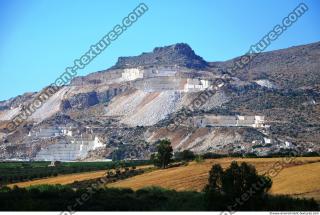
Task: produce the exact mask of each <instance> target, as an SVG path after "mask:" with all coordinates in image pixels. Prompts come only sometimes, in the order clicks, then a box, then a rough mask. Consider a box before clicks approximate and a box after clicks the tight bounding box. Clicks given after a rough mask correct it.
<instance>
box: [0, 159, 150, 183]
mask: <svg viewBox="0 0 320 215" xmlns="http://www.w3.org/2000/svg"><path fill="white" fill-rule="evenodd" d="M149 163H150V161H127V162H124V161H122V162H62V163H60V164H59V165H58V166H56V167H48V165H49V164H50V162H37V161H35V162H1V163H0V172H1V175H0V186H1V185H4V184H9V183H15V182H21V181H28V180H32V179H38V178H45V177H50V176H57V175H63V174H71V173H80V172H89V171H97V170H107V169H114V168H119V167H121V166H122V167H131V166H138V165H145V164H149Z"/></svg>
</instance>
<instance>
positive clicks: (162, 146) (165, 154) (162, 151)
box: [150, 140, 173, 169]
mask: <svg viewBox="0 0 320 215" xmlns="http://www.w3.org/2000/svg"><path fill="white" fill-rule="evenodd" d="M157 143H158V146H157V153H156V154H152V155H151V158H150V159H151V160H152V161H153V163H154V165H155V166H158V167H161V168H163V169H164V168H166V167H167V166H168V164H169V163H170V161H171V158H172V156H173V154H172V152H173V149H172V146H171V142H170V141H169V140H159V141H158V142H157Z"/></svg>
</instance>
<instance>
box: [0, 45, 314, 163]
mask: <svg viewBox="0 0 320 215" xmlns="http://www.w3.org/2000/svg"><path fill="white" fill-rule="evenodd" d="M238 59H239V58H235V59H232V60H229V61H226V62H211V63H208V62H206V61H204V60H203V59H202V58H201V57H199V56H198V55H196V54H195V53H194V51H193V50H192V49H191V48H190V47H189V46H188V45H187V44H183V43H180V44H175V45H171V46H165V47H160V48H155V49H154V50H153V51H152V52H150V53H143V54H141V55H139V56H135V57H120V58H119V60H118V62H117V63H116V65H115V66H114V67H111V68H109V69H107V70H105V71H100V72H96V73H92V74H89V75H87V76H84V77H76V78H75V79H74V80H72V82H71V84H70V85H68V86H64V87H62V88H61V89H60V90H59V91H58V92H57V93H55V94H54V95H52V96H51V97H50V98H49V99H48V100H47V101H46V102H45V103H44V104H43V105H42V106H41V107H40V108H39V109H36V111H35V112H34V113H33V114H32V115H31V116H30V117H28V118H27V120H26V121H25V122H24V123H23V124H22V125H21V126H20V127H18V129H17V130H15V131H13V132H9V131H8V130H7V129H6V125H7V123H8V122H10V121H11V120H12V119H14V118H15V117H16V116H17V115H18V114H19V113H21V112H22V111H23V110H24V109H25V108H28V104H29V103H30V102H32V101H33V99H35V98H36V97H37V96H38V95H39V94H40V92H36V93H26V94H24V95H22V96H17V97H15V98H12V99H9V100H7V101H2V102H0V149H1V150H0V159H34V158H37V155H38V154H39V153H40V154H41V155H43V154H45V155H46V156H47V158H48V159H49V160H50V148H54V149H59V148H61V144H62V145H63V144H66V145H65V147H67V148H68V149H70V150H71V151H72V150H73V149H74V150H78V149H81V148H84V147H87V146H88V145H89V146H95V143H96V142H97V139H96V138H98V139H99V144H100V143H101V144H102V145H99V144H98V145H99V147H98V148H94V149H92V150H91V151H90V150H89V151H88V152H87V156H86V155H85V154H83V153H82V154H81V158H80V157H79V159H89V160H92V159H104V158H108V159H111V158H115V159H143V158H148V156H149V155H150V153H152V152H153V151H154V150H155V146H154V142H155V141H156V140H157V139H161V138H168V139H170V140H171V141H172V144H173V147H174V150H175V151H180V150H184V149H190V150H193V151H195V152H196V153H205V152H215V153H235V152H236V153H257V154H268V153H273V152H279V151H285V150H292V149H299V150H301V151H302V152H311V151H319V148H320V142H319V139H320V132H319V130H320V104H319V101H320V87H319V86H320V74H319V70H320V61H319V59H320V43H314V44H309V45H303V46H298V47H292V48H288V49H283V50H278V51H272V52H266V53H261V54H259V55H258V56H257V57H256V58H255V59H254V60H253V61H252V62H250V63H249V64H248V65H247V66H246V67H244V68H243V69H239V70H237V71H236V72H235V73H234V74H230V73H228V70H227V68H228V67H231V66H232V64H233V63H234V62H235V61H236V60H238ZM217 80H220V81H221V80H222V81H223V82H224V83H225V84H224V85H223V86H222V85H221V86H220V85H219V84H217V83H216V81H217ZM211 92H214V93H211ZM210 93H211V94H210ZM217 116H218V117H217ZM219 116H223V117H220V118H221V119H223V121H216V120H215V119H219ZM235 116H238V120H244V121H243V122H245V123H237V121H234V118H235ZM260 118H263V119H264V121H263V122H258V121H256V119H260ZM202 119H212V120H211V121H210V120H207V121H202ZM240 125H245V126H240ZM172 126H173V127H174V129H172ZM83 141H86V142H85V145H83V146H81V142H83ZM55 144H60V145H58V146H59V147H58V146H55ZM68 144H80V145H74V146H73V145H68ZM67 145H68V146H67ZM62 148H63V147H62ZM44 152H45V153H44ZM55 153H56V152H55ZM74 154H77V153H74ZM38 157H42V158H43V156H38ZM74 159H77V158H76V157H74Z"/></svg>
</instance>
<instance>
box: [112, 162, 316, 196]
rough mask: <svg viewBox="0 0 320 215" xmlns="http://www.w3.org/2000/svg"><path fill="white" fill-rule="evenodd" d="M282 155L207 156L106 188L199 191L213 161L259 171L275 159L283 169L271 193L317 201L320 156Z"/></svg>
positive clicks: (266, 169)
mask: <svg viewBox="0 0 320 215" xmlns="http://www.w3.org/2000/svg"><path fill="white" fill-rule="evenodd" d="M284 159H285V158H222V159H210V160H206V161H205V162H203V163H195V162H192V163H190V164H189V165H188V166H182V167H174V168H169V169H165V170H155V171H153V172H149V173H145V174H142V175H138V176H135V177H132V178H128V179H125V180H122V181H118V182H115V183H112V184H108V185H107V186H108V187H130V188H132V189H139V188H142V187H146V186H160V187H164V188H169V189H175V190H196V191H200V190H202V189H203V188H204V186H205V185H206V184H207V180H208V172H209V170H210V168H211V166H212V165H213V164H216V163H219V164H221V165H222V167H224V168H225V167H227V166H229V164H230V163H231V161H233V160H236V161H238V162H248V163H250V164H252V165H254V166H255V167H256V169H257V170H258V172H259V174H263V173H266V172H268V171H269V170H270V169H274V168H273V165H274V164H275V163H276V162H278V163H280V164H283V169H282V170H280V171H276V173H277V175H275V176H274V175H272V180H273V186H272V189H271V193H273V194H290V195H294V196H300V197H302V196H303V197H314V198H315V199H317V200H320V158H319V157H304V158H295V160H294V161H293V162H284Z"/></svg>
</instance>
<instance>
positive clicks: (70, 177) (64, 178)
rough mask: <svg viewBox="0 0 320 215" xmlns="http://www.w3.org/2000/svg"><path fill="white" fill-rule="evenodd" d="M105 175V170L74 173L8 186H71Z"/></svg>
mask: <svg viewBox="0 0 320 215" xmlns="http://www.w3.org/2000/svg"><path fill="white" fill-rule="evenodd" d="M105 173H106V170H100V171H95V172H84V173H75V174H67V175H59V176H56V177H49V178H43V179H37V180H32V181H25V182H18V183H14V184H10V185H8V186H9V187H13V186H14V185H17V186H18V187H29V186H32V185H41V184H62V185H64V184H71V183H73V182H74V181H84V180H89V179H95V178H100V177H103V176H104V175H105Z"/></svg>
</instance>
